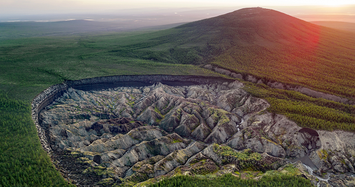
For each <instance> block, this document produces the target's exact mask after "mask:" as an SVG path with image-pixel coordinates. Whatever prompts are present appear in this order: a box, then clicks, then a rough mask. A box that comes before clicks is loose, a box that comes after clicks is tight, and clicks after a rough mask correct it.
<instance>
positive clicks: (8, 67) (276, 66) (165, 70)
mask: <svg viewBox="0 0 355 187" xmlns="http://www.w3.org/2000/svg"><path fill="white" fill-rule="evenodd" d="M277 15H279V14H277ZM233 16H235V17H237V16H242V14H241V15H238V14H232V16H228V17H223V16H222V17H217V18H213V19H208V20H203V21H199V22H194V23H190V24H186V25H183V26H180V27H177V28H173V29H168V30H163V31H157V32H134V33H118V34H106V35H84V36H65V37H53V36H52V37H49V36H47V37H31V38H17V39H11V37H9V38H2V39H1V42H0V140H1V141H0V142H1V144H0V168H1V169H0V176H1V180H0V186H26V185H27V186H52V185H54V186H64V185H65V184H66V182H65V181H64V179H63V178H62V177H61V176H60V174H59V172H57V171H56V170H55V169H54V167H53V166H52V164H51V162H50V159H49V158H48V156H47V155H46V153H45V152H44V151H43V150H42V148H41V145H40V143H39V139H38V137H37V133H36V128H35V126H34V123H33V122H32V120H31V111H30V103H31V100H32V99H33V98H34V97H35V96H36V95H37V94H38V93H40V92H41V91H42V90H44V89H46V88H47V87H49V86H51V85H53V84H58V83H61V82H63V81H64V80H77V79H82V78H90V77H98V76H109V75H135V74H172V75H177V74H179V75H209V76H222V75H219V74H217V73H214V72H211V71H209V70H206V69H203V68H201V65H204V64H207V63H213V64H215V65H218V66H221V67H224V68H226V69H230V70H234V71H236V72H240V73H249V74H253V75H255V76H258V77H261V78H267V79H269V80H277V81H279V82H284V83H292V84H295V85H302V86H306V87H309V88H312V89H315V90H318V91H323V92H327V93H332V94H336V95H340V96H344V97H348V98H352V97H353V95H354V93H355V87H354V86H353V85H355V77H354V76H355V74H354V73H353V72H355V71H354V70H355V64H354V62H355V56H354V55H353V54H355V48H354V46H355V45H354V44H355V36H354V35H351V34H349V33H341V32H339V31H336V30H332V29H328V28H321V27H317V26H314V25H309V24H308V23H305V22H302V21H294V20H293V19H294V18H292V19H291V18H290V17H281V16H280V17H281V18H282V19H281V18H280V19H281V20H279V22H278V23H283V22H285V21H288V22H287V23H291V24H286V25H284V26H285V27H280V26H278V25H271V26H270V24H266V25H265V24H263V22H262V20H259V19H261V18H257V19H256V18H255V19H254V20H249V19H247V18H245V19H236V18H234V17H233ZM269 16H271V17H272V16H273V14H271V15H269ZM263 18H265V19H267V18H268V16H263ZM233 23H234V24H235V25H233ZM292 24H293V25H297V26H298V27H296V28H297V29H295V27H294V26H292ZM280 25H282V24H280ZM255 28H258V29H259V30H258V29H255ZM265 33H269V34H267V35H265ZM270 33H271V34H270ZM280 33H281V34H280ZM314 37H316V38H317V40H313V39H312V38H314ZM275 39H277V40H275ZM309 41H311V42H309ZM251 43H252V44H253V45H251ZM246 90H247V91H249V92H250V93H252V94H253V95H255V96H258V97H261V98H265V99H266V100H267V101H268V102H270V104H271V107H270V108H269V111H270V112H274V113H280V114H284V115H286V116H288V117H289V118H290V119H292V120H294V121H296V122H297V123H298V124H299V125H301V126H304V127H310V128H316V129H326V130H334V129H342V130H348V131H354V129H355V127H354V121H355V116H354V115H355V107H354V106H350V105H345V104H340V103H336V102H332V101H328V100H324V99H315V98H311V97H308V96H305V95H303V94H300V93H297V92H294V91H286V90H278V89H271V88H269V87H267V86H263V85H254V84H249V83H246ZM178 180H180V179H178ZM184 180H185V179H184ZM188 180H190V179H188ZM191 180H198V179H191Z"/></svg>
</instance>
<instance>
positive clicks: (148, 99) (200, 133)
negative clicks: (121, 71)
mask: <svg viewBox="0 0 355 187" xmlns="http://www.w3.org/2000/svg"><path fill="white" fill-rule="evenodd" d="M169 80H170V79H169ZM187 80H190V81H191V80H195V79H194V78H191V79H187ZM210 81H211V80H207V81H206V80H205V82H204V81H202V83H206V82H207V83H209V82H210ZM143 82H144V81H143ZM191 82H193V81H191ZM191 82H190V84H192V83H191ZM82 83H83V84H84V86H80V84H79V83H76V84H72V86H73V87H76V88H80V89H83V90H80V89H73V88H72V87H70V88H69V89H68V87H69V86H68V85H65V84H63V85H57V86H54V87H51V88H53V89H52V90H47V91H46V92H44V96H43V97H42V96H41V95H40V96H41V97H37V100H36V101H39V102H34V104H33V106H34V107H35V108H36V107H37V108H36V109H37V110H34V115H35V114H36V112H37V111H38V108H41V107H42V108H43V107H45V104H43V103H49V102H50V100H55V102H54V103H53V104H51V105H49V106H47V107H46V108H45V110H43V111H42V113H41V115H40V117H39V120H37V121H38V122H40V125H41V126H40V128H41V129H43V130H42V132H46V138H44V139H45V140H46V141H48V142H49V144H50V148H51V149H48V150H53V152H54V153H55V156H54V157H55V159H57V161H58V162H60V160H61V159H62V158H63V157H61V156H58V155H60V154H61V153H62V152H63V151H70V152H72V153H74V155H79V156H77V158H76V160H77V161H75V162H74V164H75V163H80V165H83V164H84V165H85V167H86V168H85V167H82V168H83V169H82V170H80V169H78V171H76V173H73V172H72V171H71V169H70V167H69V166H68V164H63V163H61V167H62V168H64V169H66V170H70V171H69V172H68V171H66V172H67V173H69V174H70V175H69V174H67V176H68V178H69V179H72V180H73V181H74V183H75V184H78V185H86V184H87V183H85V180H82V179H81V177H80V175H82V176H93V173H95V172H96V175H95V176H99V177H96V178H95V177H91V179H92V181H91V182H95V183H97V184H101V182H102V181H106V182H109V183H118V182H120V181H121V179H122V178H126V179H129V180H131V181H135V182H141V181H144V180H147V179H149V178H152V177H159V176H163V175H169V173H171V172H176V170H177V169H178V170H185V171H186V172H187V171H189V172H195V173H199V172H200V173H206V172H207V173H208V172H216V171H218V170H221V171H222V170H223V168H225V166H226V164H233V165H234V166H233V168H234V169H232V170H233V171H235V170H240V169H242V168H240V165H238V163H239V162H236V160H235V158H234V157H229V156H223V155H221V154H219V153H218V151H216V150H215V149H213V147H211V146H212V145H211V144H213V143H218V144H226V145H228V146H230V147H232V148H234V150H233V151H232V152H235V154H239V153H238V151H239V152H241V153H240V154H244V150H248V149H250V150H251V152H250V153H248V152H247V153H248V154H251V153H260V154H261V155H262V156H261V157H260V160H259V161H258V160H251V161H247V163H249V164H250V163H253V164H252V165H254V166H255V165H260V163H267V165H268V166H270V167H268V168H257V169H270V168H271V169H277V168H278V167H279V166H281V165H283V164H285V163H286V161H287V160H289V159H300V160H305V158H310V162H311V163H312V167H313V168H314V169H316V171H315V173H317V174H321V173H325V172H334V173H339V172H342V173H348V172H350V173H351V172H352V173H353V172H354V169H353V168H354V155H355V154H354V153H353V152H355V151H354V147H355V143H354V142H353V141H349V140H353V138H352V136H353V133H348V132H341V131H336V132H326V131H315V130H312V129H307V128H301V127H298V126H297V125H296V124H295V123H294V122H292V121H289V120H288V119H287V118H286V117H284V116H282V115H274V114H270V113H268V112H266V111H265V109H266V108H267V107H268V106H269V104H268V103H267V102H266V101H264V100H262V99H258V98H254V97H252V96H250V95H249V94H248V93H246V92H245V91H244V90H243V89H242V87H243V84H242V83H240V82H225V83H218V84H202V85H201V84H199V85H190V86H168V85H164V84H160V83H159V84H154V85H151V86H140V87H137V83H136V82H135V83H134V85H133V86H134V87H117V88H114V89H106V90H98V88H99V87H100V86H98V85H95V86H92V87H91V88H89V87H90V86H88V84H86V82H85V81H83V82H82ZM144 84H149V81H148V83H147V82H145V83H144ZM194 84H196V82H195V83H194ZM139 85H140V84H139ZM115 86H117V85H115ZM92 88H94V90H95V89H96V90H97V91H84V90H90V89H92ZM46 94H47V95H50V96H52V97H48V98H46V97H45V95H46ZM58 95H62V96H61V97H59V98H57V96H58ZM40 101H42V105H41V102H40ZM39 106H40V107H39ZM34 117H36V116H34ZM35 119H37V118H35ZM42 136H44V133H42ZM343 137H347V139H346V141H345V139H344V138H343ZM331 140H332V141H331ZM242 152H243V153H242ZM202 161H203V163H207V164H206V165H204V164H201V162H202ZM267 161H269V162H267ZM196 163H199V164H198V165H196ZM59 165H60V164H59ZM59 165H57V166H59ZM69 165H73V163H69ZM202 165H203V166H204V167H202ZM228 167H229V166H228ZM79 168H80V167H79ZM79 170H80V171H79ZM232 170H231V171H232ZM82 178H85V177H82ZM333 178H336V176H335V177H333ZM94 179H95V180H94Z"/></svg>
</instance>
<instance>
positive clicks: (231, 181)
mask: <svg viewBox="0 0 355 187" xmlns="http://www.w3.org/2000/svg"><path fill="white" fill-rule="evenodd" d="M160 186H164V187H170V186H171V187H173V186H186V187H190V186H211V187H212V186H231V187H232V186H234V187H237V186H238V187H239V186H258V187H259V186H260V187H268V186H279V187H281V186H294V187H300V186H313V185H312V184H311V182H310V181H308V180H307V179H305V178H302V177H294V176H287V175H279V176H264V177H262V178H261V179H260V180H253V179H240V178H238V177H235V176H233V175H231V174H227V175H223V176H221V177H215V178H211V179H210V178H206V177H203V176H200V177H190V176H177V177H173V178H169V179H165V180H163V181H161V182H158V183H156V184H152V185H150V187H160Z"/></svg>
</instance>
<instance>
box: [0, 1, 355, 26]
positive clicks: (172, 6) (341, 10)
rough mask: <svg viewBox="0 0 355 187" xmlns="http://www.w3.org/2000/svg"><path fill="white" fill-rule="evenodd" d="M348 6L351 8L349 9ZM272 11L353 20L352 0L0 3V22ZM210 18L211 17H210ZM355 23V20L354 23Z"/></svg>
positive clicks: (353, 3) (353, 6) (354, 6)
mask: <svg viewBox="0 0 355 187" xmlns="http://www.w3.org/2000/svg"><path fill="white" fill-rule="evenodd" d="M350 5H352V6H350ZM256 6H259V7H265V8H272V9H276V10H279V11H282V12H285V13H287V14H291V15H297V14H299V15H309V14H342V15H350V16H355V1H354V0H297V1H286V0H273V1H272V0H268V1H265V0H248V1H243V2H242V1H237V0H0V18H4V17H11V16H12V17H13V16H30V15H32V16H33V15H46V14H62V15H63V14H117V13H122V14H123V13H126V14H143V13H159V12H164V11H167V12H168V11H172V12H174V13H177V12H179V11H180V12H182V11H187V10H190V11H191V10H202V9H204V10H208V9H209V10H211V9H214V10H217V9H218V10H221V11H220V12H223V11H225V12H226V13H227V12H228V11H232V10H237V9H239V8H243V7H256ZM211 16H213V15H211ZM354 22H355V20H354Z"/></svg>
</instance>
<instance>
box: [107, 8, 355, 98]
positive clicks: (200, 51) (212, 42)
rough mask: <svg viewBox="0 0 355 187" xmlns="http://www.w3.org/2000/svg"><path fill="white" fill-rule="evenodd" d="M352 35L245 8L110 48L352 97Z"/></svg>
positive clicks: (120, 53)
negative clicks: (202, 65) (218, 68)
mask: <svg viewBox="0 0 355 187" xmlns="http://www.w3.org/2000/svg"><path fill="white" fill-rule="evenodd" d="M354 44H355V35H354V34H352V33H349V32H345V31H344V32H343V31H340V30H335V29H331V28H327V27H322V26H318V25H315V24H312V23H309V22H305V21H303V20H300V19H297V18H294V17H292V16H289V15H286V14H284V13H281V12H278V11H275V10H270V9H263V8H246V9H241V10H237V11H234V12H231V13H228V14H225V15H221V16H218V17H214V18H210V19H205V20H201V21H197V22H192V23H189V24H185V25H182V26H179V27H176V28H174V29H170V30H166V31H162V32H160V33H159V34H158V36H157V37H155V38H153V39H150V40H147V41H144V42H141V43H137V44H134V45H129V46H124V47H123V46H120V47H118V48H117V49H115V50H112V51H111V52H112V53H113V54H114V55H118V56H129V57H139V58H144V59H149V60H155V61H162V62H169V63H189V64H206V63H213V64H215V65H218V66H221V67H224V68H226V69H230V70H234V71H236V72H240V73H249V74H253V75H256V76H259V77H264V78H268V79H272V80H278V81H281V82H286V83H292V84H299V85H303V86H307V87H311V88H314V89H316V90H320V91H323V92H330V93H335V94H338V95H342V96H348V97H352V95H354V93H355V89H353V88H352V85H354V83H355V81H354V80H355V75H354V74H353V73H352V72H354V70H355V66H354V64H353V62H354V61H355V56H354V55H353V54H355V45H354Z"/></svg>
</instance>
